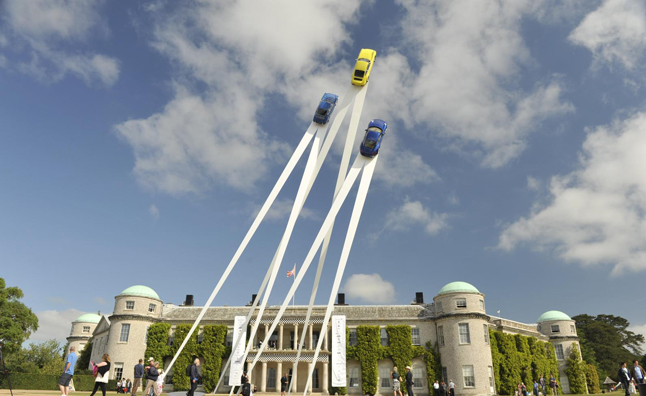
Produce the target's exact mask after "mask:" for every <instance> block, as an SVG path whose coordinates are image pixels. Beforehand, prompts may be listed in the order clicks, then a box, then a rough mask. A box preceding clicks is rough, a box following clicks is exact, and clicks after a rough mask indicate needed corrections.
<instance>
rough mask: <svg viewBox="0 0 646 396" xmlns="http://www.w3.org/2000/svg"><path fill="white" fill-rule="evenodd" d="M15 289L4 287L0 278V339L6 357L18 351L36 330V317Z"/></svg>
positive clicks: (20, 291) (4, 284)
mask: <svg viewBox="0 0 646 396" xmlns="http://www.w3.org/2000/svg"><path fill="white" fill-rule="evenodd" d="M23 296H24V294H23V292H22V290H20V289H19V288H17V287H6V283H5V281H4V279H3V278H0V338H1V339H4V351H5V352H6V353H7V355H9V354H11V353H14V352H17V351H19V350H20V346H21V345H22V343H23V342H25V340H27V339H28V338H29V336H30V335H31V333H32V332H34V331H36V330H37V329H38V317H37V316H36V315H35V314H34V313H33V312H32V311H31V309H29V308H28V307H27V306H26V305H25V304H23V303H22V302H20V299H21V298H22V297H23Z"/></svg>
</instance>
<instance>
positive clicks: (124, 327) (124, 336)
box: [119, 323, 130, 342]
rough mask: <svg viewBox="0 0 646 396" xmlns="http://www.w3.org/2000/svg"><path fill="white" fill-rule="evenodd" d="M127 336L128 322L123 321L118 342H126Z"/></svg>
mask: <svg viewBox="0 0 646 396" xmlns="http://www.w3.org/2000/svg"><path fill="white" fill-rule="evenodd" d="M129 336H130V325H129V324H128V323H123V324H122V325H121V334H119V342H128V337H129Z"/></svg>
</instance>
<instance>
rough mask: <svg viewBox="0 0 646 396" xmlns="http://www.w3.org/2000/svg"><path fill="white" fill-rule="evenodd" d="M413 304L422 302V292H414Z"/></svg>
mask: <svg viewBox="0 0 646 396" xmlns="http://www.w3.org/2000/svg"><path fill="white" fill-rule="evenodd" d="M415 304H424V293H422V292H417V293H415Z"/></svg>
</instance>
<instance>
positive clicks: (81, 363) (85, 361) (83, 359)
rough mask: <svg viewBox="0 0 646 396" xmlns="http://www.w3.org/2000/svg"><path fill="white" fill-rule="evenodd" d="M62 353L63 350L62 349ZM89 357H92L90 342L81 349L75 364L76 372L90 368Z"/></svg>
mask: <svg viewBox="0 0 646 396" xmlns="http://www.w3.org/2000/svg"><path fill="white" fill-rule="evenodd" d="M63 351H65V350H64V349H63ZM63 356H65V354H63ZM90 356H92V341H88V343H87V344H85V346H84V347H83V350H82V351H81V355H80V356H79V358H78V361H77V362H76V370H77V371H80V370H87V369H88V367H90Z"/></svg>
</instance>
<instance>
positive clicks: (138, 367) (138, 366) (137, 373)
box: [130, 359, 144, 396]
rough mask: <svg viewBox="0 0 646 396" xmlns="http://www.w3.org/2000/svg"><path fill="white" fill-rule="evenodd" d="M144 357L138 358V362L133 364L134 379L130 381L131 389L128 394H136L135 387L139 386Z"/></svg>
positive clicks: (142, 374) (142, 372)
mask: <svg viewBox="0 0 646 396" xmlns="http://www.w3.org/2000/svg"><path fill="white" fill-rule="evenodd" d="M143 363H144V359H139V363H138V364H135V370H134V371H135V380H134V381H133V383H132V389H131V390H130V394H131V395H132V396H135V395H136V394H137V389H139V387H140V386H141V378H142V377H143V376H144V364H143Z"/></svg>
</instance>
